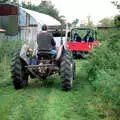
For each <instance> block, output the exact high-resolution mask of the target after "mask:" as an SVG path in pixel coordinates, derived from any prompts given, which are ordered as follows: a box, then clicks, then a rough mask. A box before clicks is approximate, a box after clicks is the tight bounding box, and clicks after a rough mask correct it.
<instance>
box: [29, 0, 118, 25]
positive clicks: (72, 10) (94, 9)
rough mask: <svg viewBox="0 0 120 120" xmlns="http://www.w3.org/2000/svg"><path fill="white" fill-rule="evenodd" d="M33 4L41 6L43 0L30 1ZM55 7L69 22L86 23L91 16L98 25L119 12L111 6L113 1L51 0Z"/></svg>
mask: <svg viewBox="0 0 120 120" xmlns="http://www.w3.org/2000/svg"><path fill="white" fill-rule="evenodd" d="M28 1H31V2H32V3H33V4H36V5H37V4H39V3H40V1H41V0H28ZM51 1H52V3H53V4H54V5H55V7H56V8H57V9H58V10H59V11H60V14H61V15H64V16H65V17H66V19H67V21H69V22H72V21H73V20H74V19H76V18H78V19H80V21H81V22H82V21H86V17H87V16H91V20H93V21H94V23H95V24H96V23H98V21H100V20H101V19H102V18H103V17H112V16H114V15H116V14H118V10H117V9H116V8H115V7H114V6H113V5H112V4H111V0H51Z"/></svg>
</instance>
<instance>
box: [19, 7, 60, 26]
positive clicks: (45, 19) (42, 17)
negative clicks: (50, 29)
mask: <svg viewBox="0 0 120 120" xmlns="http://www.w3.org/2000/svg"><path fill="white" fill-rule="evenodd" d="M21 9H22V10H24V11H25V12H26V13H28V14H29V15H30V16H32V17H33V18H34V19H35V20H36V22H37V23H38V24H40V25H43V24H46V25H48V26H52V25H56V26H57V25H61V24H60V22H59V21H57V20H56V19H54V18H53V17H51V16H49V15H46V14H42V13H39V12H35V11H32V10H28V9H25V8H21Z"/></svg>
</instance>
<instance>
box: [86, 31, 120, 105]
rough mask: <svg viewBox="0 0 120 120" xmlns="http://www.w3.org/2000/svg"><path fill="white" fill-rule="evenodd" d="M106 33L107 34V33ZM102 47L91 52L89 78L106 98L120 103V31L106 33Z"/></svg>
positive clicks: (87, 67)
mask: <svg viewBox="0 0 120 120" xmlns="http://www.w3.org/2000/svg"><path fill="white" fill-rule="evenodd" d="M105 34H106V35H105ZM104 38H106V39H105V40H102V41H101V46H100V48H97V47H96V48H94V51H93V52H92V53H91V54H90V57H89V59H88V64H87V66H85V67H86V70H87V72H88V79H89V80H90V82H91V83H92V85H93V86H94V87H95V88H96V90H97V91H98V92H99V93H100V94H101V95H102V96H103V97H104V99H105V100H106V101H108V102H110V103H111V104H113V105H117V106H118V105H120V31H119V30H113V31H112V32H110V34H109V36H108V33H104Z"/></svg>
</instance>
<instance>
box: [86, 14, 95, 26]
mask: <svg viewBox="0 0 120 120" xmlns="http://www.w3.org/2000/svg"><path fill="white" fill-rule="evenodd" d="M87 21H88V22H87V25H86V26H87V27H94V24H93V21H91V16H87Z"/></svg>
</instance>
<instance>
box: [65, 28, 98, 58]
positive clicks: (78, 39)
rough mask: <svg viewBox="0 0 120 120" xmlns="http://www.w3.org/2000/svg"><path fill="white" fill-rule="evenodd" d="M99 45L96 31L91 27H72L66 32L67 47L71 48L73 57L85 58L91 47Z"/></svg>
mask: <svg viewBox="0 0 120 120" xmlns="http://www.w3.org/2000/svg"><path fill="white" fill-rule="evenodd" d="M95 45H97V46H99V45H100V41H99V40H97V32H96V30H94V29H92V28H73V29H72V30H71V32H69V33H68V41H67V49H68V50H72V54H73V57H74V58H78V57H79V56H81V57H82V58H86V57H87V56H88V53H89V52H92V50H93V47H94V46H95Z"/></svg>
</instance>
